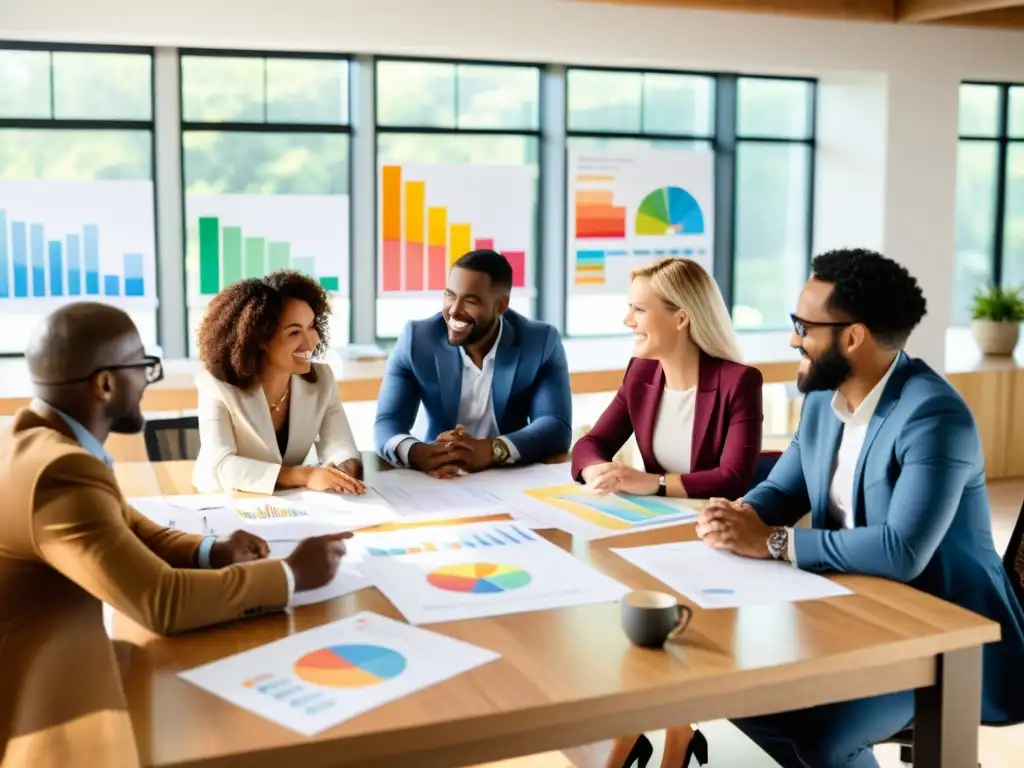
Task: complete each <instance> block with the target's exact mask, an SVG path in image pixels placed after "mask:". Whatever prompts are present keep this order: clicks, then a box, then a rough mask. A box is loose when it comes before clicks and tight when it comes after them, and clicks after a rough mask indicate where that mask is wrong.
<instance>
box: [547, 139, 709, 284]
mask: <svg viewBox="0 0 1024 768" xmlns="http://www.w3.org/2000/svg"><path fill="white" fill-rule="evenodd" d="M713 171H714V165H713V155H712V154H711V153H709V152H707V151H706V150H664V149H657V150H630V151H628V152H619V151H616V152H611V151H607V152H602V151H582V150H573V149H570V157H569V173H570V174H571V176H570V178H571V180H572V181H571V183H570V185H569V209H570V210H569V215H570V221H571V222H572V227H571V230H570V232H569V242H568V246H567V247H568V251H569V253H570V254H572V256H573V258H571V259H569V263H568V270H569V275H568V278H569V283H570V286H571V290H573V291H575V292H578V293H583V294H612V293H616V294H622V293H625V291H626V286H628V283H629V275H630V273H631V272H632V271H633V270H634V269H636V268H638V267H642V266H644V265H646V264H649V263H650V262H652V261H655V260H657V259H660V258H666V257H682V258H691V259H694V260H696V261H699V262H700V263H701V265H702V266H704V267H705V269H708V270H709V271H711V270H712V269H713V247H712V235H713V231H712V230H713V227H712V222H711V212H712V209H713V202H714V198H713V194H712V193H713Z"/></svg>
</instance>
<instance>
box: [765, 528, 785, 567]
mask: <svg viewBox="0 0 1024 768" xmlns="http://www.w3.org/2000/svg"><path fill="white" fill-rule="evenodd" d="M788 547H789V531H787V530H786V529H785V528H773V529H772V532H771V533H769V534H768V551H769V552H770V553H771V556H772V557H774V558H775V559H776V560H785V559H786V550H787V549H788Z"/></svg>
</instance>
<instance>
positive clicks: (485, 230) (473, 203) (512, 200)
mask: <svg viewBox="0 0 1024 768" xmlns="http://www.w3.org/2000/svg"><path fill="white" fill-rule="evenodd" d="M531 174H532V171H531V167H530V166H479V165H398V164H388V163H385V164H383V165H382V166H381V169H380V188H381V202H380V232H381V238H380V254H381V255H380V259H381V262H380V270H379V273H380V291H381V293H382V294H387V295H388V296H389V297H395V296H399V295H402V294H405V295H413V294H422V293H423V292H430V293H431V294H432V295H436V292H437V291H441V290H444V287H445V284H446V283H447V279H448V270H449V269H450V268H451V266H452V264H454V263H455V261H456V260H457V259H458V258H459V257H460V256H463V255H464V254H466V253H468V252H469V251H472V250H478V249H484V248H486V249H491V250H497V251H499V252H500V253H502V254H503V255H504V256H505V258H506V259H508V261H509V264H510V265H511V267H512V287H513V289H517V288H518V289H521V288H525V287H526V285H527V281H526V270H527V250H528V248H527V246H528V244H529V243H531V242H532V238H533V235H532V222H533V213H532V211H533V185H534V181H533V178H532V175H531Z"/></svg>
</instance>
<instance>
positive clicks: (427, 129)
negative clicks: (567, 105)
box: [371, 56, 564, 347]
mask: <svg viewBox="0 0 1024 768" xmlns="http://www.w3.org/2000/svg"><path fill="white" fill-rule="evenodd" d="M389 61H395V62H402V63H404V64H453V65H455V66H456V70H455V102H454V114H455V122H456V127H452V128H446V127H442V126H436V125H429V126H428V125H421V126H416V125H381V124H380V123H379V122H378V119H379V112H378V111H377V110H378V104H379V100H378V98H377V95H378V93H379V92H380V91H379V89H380V83H379V80H378V76H377V66H378V64H380V63H382V62H389ZM459 65H469V66H484V67H505V68H517V69H534V70H537V127H536V128H459V127H457V123H458V117H459V89H458V66H459ZM547 74H548V65H546V64H536V63H531V62H524V61H496V60H489V59H453V58H433V57H428V56H374V57H373V67H372V70H371V76H372V79H373V123H372V125H373V223H374V233H375V234H374V249H373V253H374V260H373V286H374V289H373V290H374V293H373V338H374V343H376V344H377V345H379V346H386V347H389V346H391V345H392V344H394V343H395V342H396V341H397V339H396V338H394V337H390V336H381V335H380V334H379V333H378V331H377V302H378V301H379V300H380V294H379V285H380V267H381V258H382V254H381V252H380V227H381V219H380V187H379V184H380V179H379V176H380V174H379V172H378V169H379V167H380V137H381V136H382V135H383V136H386V135H387V134H406V135H419V136H514V137H515V136H517V137H521V138H528V139H530V138H532V139H536V141H537V201H536V202H537V205H536V216H535V221H534V225H533V226H534V232H533V235H534V241H535V242H534V246H533V247H534V272H535V273H536V274H537V275H540V274H541V273H542V258H543V257H542V253H541V241H542V239H543V238H542V232H543V226H544V163H543V161H542V158H541V148H542V147H543V144H544V138H545V130H544V126H545V121H544V118H545V114H544V113H545V103H544V102H545V99H544V88H545V77H546V76H547ZM543 282H544V281H543V280H537V281H536V284H535V285H534V290H533V296H532V300H533V305H534V308H535V309H537V310H539V309H540V307H542V306H543V298H542V294H543V287H542V286H543ZM563 304H564V302H563ZM535 314H538V315H539V312H537V313H535Z"/></svg>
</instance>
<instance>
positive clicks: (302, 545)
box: [285, 531, 352, 592]
mask: <svg viewBox="0 0 1024 768" xmlns="http://www.w3.org/2000/svg"><path fill="white" fill-rule="evenodd" d="M351 538H352V534H351V533H350V532H347V531H346V532H344V533H331V534H328V535H326V536H314V537H313V538H310V539H303V540H302V541H300V542H299V544H298V546H297V547H295V549H294V550H293V551H292V553H291V554H290V555H288V558H287V559H286V560H285V562H286V563H288V567H289V568H291V569H292V575H294V576H295V591H296V592H302V591H304V590H307V589H319V588H320V587H322V586H324V585H325V584H329V583H330V582H331V580H332V579H333V578H334V574H336V573H337V572H338V566H340V565H341V558H342V557H343V556H344V555H345V541H344V540H345V539H351Z"/></svg>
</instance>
